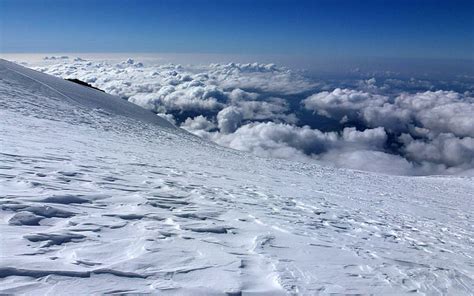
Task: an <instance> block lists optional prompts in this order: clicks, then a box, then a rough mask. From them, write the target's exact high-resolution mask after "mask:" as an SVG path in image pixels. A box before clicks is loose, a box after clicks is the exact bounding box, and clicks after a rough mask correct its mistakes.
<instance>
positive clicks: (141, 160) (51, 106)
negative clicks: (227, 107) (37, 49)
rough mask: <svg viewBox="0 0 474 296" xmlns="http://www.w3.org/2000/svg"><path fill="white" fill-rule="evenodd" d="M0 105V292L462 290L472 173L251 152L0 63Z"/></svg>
mask: <svg viewBox="0 0 474 296" xmlns="http://www.w3.org/2000/svg"><path fill="white" fill-rule="evenodd" d="M0 106H1V108H0V118H1V120H0V235H1V242H0V294H26V295H43V294H53V295H64V294H71V293H72V294H74V293H78V294H88V295H89V294H109V293H114V294H134V293H147V294H160V295H162V294H163V295H169V294H172V295H225V294H227V295H247V294H248V295H285V294H289V295H293V294H301V295H319V294H320V295H330V294H378V295H386V294H391V295H402V294H408V293H411V294H417V295H443V294H450V295H472V291H473V290H474V289H473V287H474V278H473V274H474V260H473V254H474V247H473V246H474V243H473V239H472V238H473V237H474V231H473V227H472V219H473V207H472V205H473V204H472V193H473V192H474V182H473V179H472V178H469V177H454V176H451V177H408V176H386V175H378V174H375V173H367V172H359V171H352V170H345V169H335V168H326V167H322V166H319V165H316V164H311V163H300V162H293V161H287V160H277V159H268V158H259V157H256V156H253V155H251V154H248V153H244V152H238V151H233V150H229V149H226V148H222V147H219V146H216V145H213V144H210V143H208V142H205V141H203V140H200V139H199V138H196V137H194V136H192V135H190V134H187V133H184V132H183V133H182V132H179V129H177V128H174V127H173V126H172V125H171V124H170V123H168V122H167V121H165V120H164V119H162V118H160V117H158V116H156V115H155V114H153V113H150V112H148V111H146V110H144V109H141V108H140V107H138V106H135V105H133V104H131V103H129V102H127V101H125V100H122V99H119V98H116V97H113V96H110V95H107V94H104V93H102V92H100V91H97V90H94V89H90V88H88V87H84V86H81V85H77V84H75V83H72V82H68V81H65V80H62V79H59V78H55V77H52V76H48V75H46V74H41V73H38V72H35V71H32V70H29V69H26V68H24V67H21V66H18V65H15V64H13V63H10V62H7V61H4V60H1V61H0ZM157 127H158V128H157Z"/></svg>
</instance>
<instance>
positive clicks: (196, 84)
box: [39, 58, 474, 174]
mask: <svg viewBox="0 0 474 296" xmlns="http://www.w3.org/2000/svg"><path fill="white" fill-rule="evenodd" d="M47 63H48V65H46V66H44V67H42V68H39V70H41V71H44V72H46V73H49V74H53V75H56V76H61V77H64V78H79V79H80V80H83V81H85V82H88V83H91V84H92V85H93V86H95V87H98V88H100V89H103V90H105V91H106V92H108V93H111V94H113V95H117V96H120V97H122V98H125V99H128V100H129V101H131V102H133V103H135V104H137V105H140V106H142V107H144V108H147V109H149V110H153V111H154V112H156V113H157V114H161V115H162V116H164V117H166V118H167V119H169V120H170V121H171V122H173V123H174V124H176V125H180V126H181V127H183V128H184V129H186V130H188V131H190V132H192V133H194V134H197V135H199V136H201V137H204V138H206V139H209V140H212V141H215V142H217V143H219V144H221V145H223V146H227V147H231V148H234V149H238V150H245V151H250V152H252V153H256V154H258V155H262V156H271V157H280V158H292V159H298V160H303V161H315V160H316V161H323V162H327V163H332V164H334V165H336V166H343V167H350V168H358V169H364V170H372V171H382V172H389V173H396V174H430V173H436V174H438V173H460V172H462V171H468V170H472V169H474V162H473V159H474V155H473V150H474V149H473V144H472V141H473V140H472V139H473V138H474V116H473V114H474V98H472V97H470V93H469V92H466V93H464V94H461V93H458V92H455V91H446V90H438V91H433V90H432V89H434V86H433V84H432V83H431V82H428V81H422V80H416V79H411V80H408V81H402V80H398V79H391V78H389V79H386V78H385V79H379V78H378V77H377V78H370V79H365V80H360V79H357V80H355V81H352V82H349V83H347V81H346V82H339V83H340V84H341V85H343V87H339V88H334V87H333V86H332V85H334V84H335V83H334V82H327V83H326V82H324V83H323V82H317V81H316V80H315V79H309V78H307V77H304V76H302V75H301V74H299V73H297V72H294V71H291V70H289V69H285V68H281V67H277V66H275V65H273V64H258V63H253V64H234V63H230V64H226V65H221V64H212V65H209V66H199V67H198V66H181V65H172V64H168V65H151V66H149V65H145V64H143V63H140V62H137V61H135V60H132V59H129V60H127V61H124V62H122V63H117V64H110V63H106V62H100V61H84V60H80V59H75V60H72V59H61V58H55V60H54V63H56V64H51V63H52V62H51V61H49V60H48V62H47ZM368 77H371V76H368ZM316 88H318V91H315V93H314V94H313V95H310V96H308V97H306V98H305V97H303V96H307V93H308V92H309V91H313V90H314V89H316ZM323 89H324V90H326V91H322V90H323ZM413 89H425V90H426V89H429V91H421V92H415V91H411V92H410V90H413ZM304 110H307V111H310V112H313V113H315V114H318V115H320V116H324V117H327V118H330V119H331V120H335V123H334V124H333V126H331V127H330V128H328V129H327V131H326V132H323V128H322V127H320V125H319V122H318V120H319V119H315V120H314V121H311V120H310V119H308V117H307V116H311V114H310V112H307V111H305V112H306V113H307V114H308V115H305V112H303V111H304ZM305 116H306V117H305ZM314 118H317V117H314ZM308 122H309V123H308ZM304 124H310V125H311V127H310V126H302V125H304ZM390 164H392V165H390Z"/></svg>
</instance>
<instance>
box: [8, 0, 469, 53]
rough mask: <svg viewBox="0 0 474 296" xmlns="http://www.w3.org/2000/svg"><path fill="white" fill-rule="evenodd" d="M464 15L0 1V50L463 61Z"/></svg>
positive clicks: (422, 0)
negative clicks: (446, 59) (277, 55)
mask: <svg viewBox="0 0 474 296" xmlns="http://www.w3.org/2000/svg"><path fill="white" fill-rule="evenodd" d="M473 15H474V1H461V0H460V1H453V0H451V1H449V0H446V1H428V0H410V1H408V0H406V1H405V0H392V1H388V0H387V1H383V0H379V1H373V0H367V1H355V0H352V1H349V0H346V1H342V0H333V1H317V0H314V1H297V0H293V1H278V0H272V1H269V0H265V1H257V0H254V1H247V0H240V1H237V0H221V1H210V0H189V1H183V0H167V1H160V0H154V1H152V0H128V1H127V0H102V1H99V0H96V1H92V0H76V1H66V0H0V26H1V27H0V34H1V35H0V38H1V40H0V43H1V45H0V50H1V51H2V52H174V53H184V52H185V53H232V54H282V55H304V56H318V57H325V56H328V57H396V58H399V57H401V58H443V59H445V58H448V59H471V60H472V59H474V20H473V19H474V18H473Z"/></svg>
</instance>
